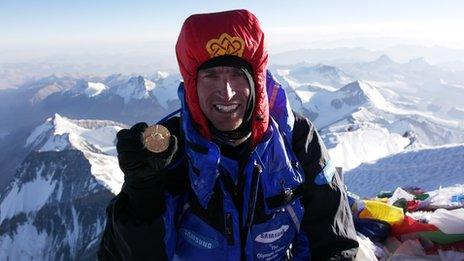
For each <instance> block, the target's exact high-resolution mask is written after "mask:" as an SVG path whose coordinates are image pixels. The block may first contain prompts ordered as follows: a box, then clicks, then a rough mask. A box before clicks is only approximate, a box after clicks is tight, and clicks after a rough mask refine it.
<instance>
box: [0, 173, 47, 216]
mask: <svg viewBox="0 0 464 261" xmlns="http://www.w3.org/2000/svg"><path fill="white" fill-rule="evenodd" d="M43 168H44V166H43V165H42V166H40V168H37V176H36V179H34V180H31V181H29V182H27V183H23V184H22V186H21V187H18V183H13V187H12V188H11V190H9V192H8V194H7V195H6V196H5V197H4V199H3V201H2V202H1V203H0V223H1V222H2V221H3V220H4V219H6V218H10V217H13V216H14V215H16V214H19V213H20V212H26V213H27V212H29V211H34V210H37V209H39V208H40V207H42V206H43V205H44V204H45V203H46V202H47V201H48V199H49V198H50V196H51V195H52V193H53V191H54V189H55V186H56V181H52V180H47V179H45V178H43V177H41V175H40V174H41V172H42V171H43Z"/></svg>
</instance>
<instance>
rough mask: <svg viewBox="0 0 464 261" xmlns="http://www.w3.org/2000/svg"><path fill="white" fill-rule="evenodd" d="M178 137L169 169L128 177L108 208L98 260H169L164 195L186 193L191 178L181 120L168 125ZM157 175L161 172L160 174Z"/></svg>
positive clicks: (177, 119)
mask: <svg viewBox="0 0 464 261" xmlns="http://www.w3.org/2000/svg"><path fill="white" fill-rule="evenodd" d="M163 125H165V126H166V127H168V129H169V130H170V131H171V134H173V135H176V137H177V140H178V148H179V149H178V151H177V152H176V154H175V156H174V160H173V161H172V163H171V164H170V165H169V166H168V168H167V170H166V171H165V172H163V173H159V175H151V176H149V177H145V178H143V179H136V178H130V177H127V176H125V180H124V184H123V187H122V189H121V192H120V193H119V194H118V195H117V196H115V197H114V198H113V200H112V201H111V202H110V204H109V205H108V207H107V210H106V213H107V220H106V227H105V231H104V233H103V237H102V240H101V242H100V247H99V251H98V259H99V260H151V259H152V258H153V257H157V258H156V259H157V260H166V259H167V257H166V251H165V246H164V234H165V226H164V223H163V218H162V216H161V215H162V214H163V212H164V210H165V193H166V192H168V193H170V194H172V195H173V196H175V195H178V194H181V193H183V192H184V191H186V189H187V188H188V176H187V172H186V170H185V168H186V161H185V159H184V158H183V140H182V135H181V134H180V130H179V118H178V117H175V118H173V119H171V120H169V121H168V122H166V123H165V124H163ZM157 174H158V173H157Z"/></svg>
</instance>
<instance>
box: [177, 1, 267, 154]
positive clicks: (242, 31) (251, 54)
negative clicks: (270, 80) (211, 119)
mask: <svg viewBox="0 0 464 261" xmlns="http://www.w3.org/2000/svg"><path fill="white" fill-rule="evenodd" d="M176 55H177V61H178V63H179V69H180V73H181V74H182V78H183V79H184V86H185V94H186V95H185V96H186V103H187V106H188V109H189V112H190V114H191V117H192V119H193V121H194V122H195V123H197V124H198V130H199V131H200V133H201V134H202V135H203V136H204V137H206V138H208V139H211V132H210V130H209V128H208V124H207V122H206V118H205V116H204V114H203V112H202V111H201V109H200V105H199V102H198V94H197V88H196V85H197V69H198V67H199V66H200V65H201V64H203V63H204V62H205V61H207V60H209V59H211V58H213V57H217V56H221V55H236V56H238V57H241V58H242V59H244V60H246V61H247V62H248V63H250V64H251V66H252V69H253V80H254V83H255V91H256V96H255V99H256V103H255V108H254V110H253V117H252V121H253V122H252V133H251V138H252V146H255V145H256V144H257V143H258V142H259V141H260V140H261V138H262V137H263V135H264V133H265V131H266V130H267V127H268V124H269V105H268V99H267V94H266V88H265V87H266V66H267V60H268V53H267V49H266V46H265V42H264V33H263V31H262V30H261V26H260V25H259V21H258V19H257V18H256V17H255V16H254V15H253V14H252V13H250V12H249V11H247V10H233V11H226V12H220V13H210V14H196V15H192V16H190V17H189V18H187V20H185V22H184V24H183V26H182V29H181V31H180V34H179V38H178V39H177V44H176Z"/></svg>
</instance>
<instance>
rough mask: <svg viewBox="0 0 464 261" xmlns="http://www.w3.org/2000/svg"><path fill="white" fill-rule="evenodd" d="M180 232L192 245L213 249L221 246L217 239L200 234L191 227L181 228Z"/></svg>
mask: <svg viewBox="0 0 464 261" xmlns="http://www.w3.org/2000/svg"><path fill="white" fill-rule="evenodd" d="M180 233H181V235H182V237H183V238H184V239H185V240H186V241H187V242H188V243H189V244H190V245H193V246H195V247H198V248H200V249H213V248H216V247H218V246H219V242H218V241H217V240H216V239H213V238H209V237H206V236H203V235H200V234H198V233H196V232H194V231H192V230H190V229H185V228H181V229H180Z"/></svg>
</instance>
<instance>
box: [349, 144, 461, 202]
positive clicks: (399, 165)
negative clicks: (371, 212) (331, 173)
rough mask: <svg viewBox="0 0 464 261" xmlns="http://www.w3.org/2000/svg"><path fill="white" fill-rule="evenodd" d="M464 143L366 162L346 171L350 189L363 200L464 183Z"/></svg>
mask: <svg viewBox="0 0 464 261" xmlns="http://www.w3.org/2000/svg"><path fill="white" fill-rule="evenodd" d="M463 172H464V144H455V145H445V146H439V147H433V148H425V149H414V150H410V151H404V152H400V153H397V154H394V155H390V156H387V157H384V158H381V159H378V160H376V161H372V162H366V163H363V164H361V165H360V166H358V167H357V168H354V169H351V170H349V171H347V172H345V175H344V177H345V184H346V185H347V187H348V189H349V190H350V191H352V192H353V193H355V194H358V195H360V196H363V197H372V196H375V195H376V194H377V193H378V192H380V191H382V190H395V189H396V188H397V187H407V186H418V187H421V188H422V189H425V190H426V191H429V190H436V189H438V188H440V187H441V186H443V187H449V186H453V185H456V184H458V185H459V184H464V175H463Z"/></svg>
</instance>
